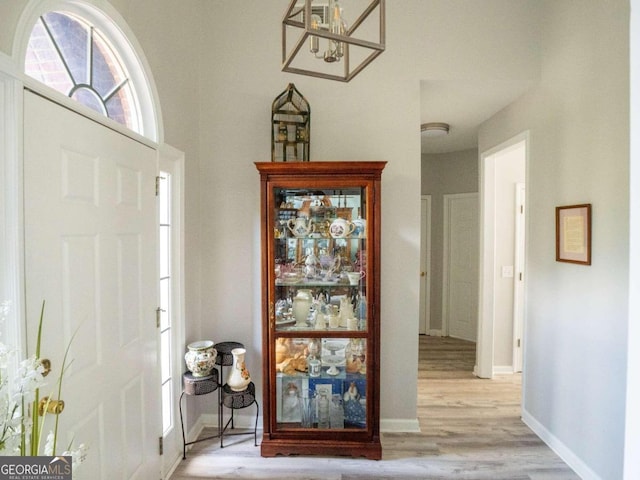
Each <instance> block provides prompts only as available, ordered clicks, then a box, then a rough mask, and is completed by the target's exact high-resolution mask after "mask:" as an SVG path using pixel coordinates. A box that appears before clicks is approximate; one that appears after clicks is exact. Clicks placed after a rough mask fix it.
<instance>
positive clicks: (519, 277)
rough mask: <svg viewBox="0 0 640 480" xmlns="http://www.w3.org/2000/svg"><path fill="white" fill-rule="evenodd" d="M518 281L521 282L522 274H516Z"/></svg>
mask: <svg viewBox="0 0 640 480" xmlns="http://www.w3.org/2000/svg"><path fill="white" fill-rule="evenodd" d="M518 280H520V281H522V272H520V273H518Z"/></svg>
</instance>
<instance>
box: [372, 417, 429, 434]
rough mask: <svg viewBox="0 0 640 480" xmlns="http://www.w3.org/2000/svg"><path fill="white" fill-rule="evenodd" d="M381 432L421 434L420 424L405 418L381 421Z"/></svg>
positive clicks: (416, 420) (383, 419)
mask: <svg viewBox="0 0 640 480" xmlns="http://www.w3.org/2000/svg"><path fill="white" fill-rule="evenodd" d="M380 431H381V432H386V433H420V423H419V422H418V419H417V418H416V419H415V420H411V419H405V418H382V419H380Z"/></svg>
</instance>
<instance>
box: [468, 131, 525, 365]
mask: <svg viewBox="0 0 640 480" xmlns="http://www.w3.org/2000/svg"><path fill="white" fill-rule="evenodd" d="M528 137H529V135H528V132H524V133H522V134H520V135H518V136H516V137H514V138H512V139H510V140H508V141H506V142H504V143H503V144H501V145H498V146H497V147H495V148H493V149H491V150H489V151H487V152H484V153H482V154H481V156H480V188H481V192H480V230H481V234H480V252H481V255H480V280H479V281H480V295H479V301H480V304H479V308H478V343H477V366H476V372H475V373H476V375H477V376H479V377H481V378H492V377H493V375H494V374H496V373H514V372H516V371H519V370H521V368H522V367H521V365H522V349H523V346H524V342H525V341H526V339H525V338H524V337H523V335H522V332H523V331H524V329H523V322H524V318H523V313H522V312H524V311H525V309H524V289H525V283H526V271H525V270H526V257H525V243H526V240H525V230H526V229H525V224H526V209H525V203H524V199H525V185H526V165H527V156H528V141H529V138H528ZM519 185H521V186H520V187H519ZM518 200H522V201H521V202H519V201H518Z"/></svg>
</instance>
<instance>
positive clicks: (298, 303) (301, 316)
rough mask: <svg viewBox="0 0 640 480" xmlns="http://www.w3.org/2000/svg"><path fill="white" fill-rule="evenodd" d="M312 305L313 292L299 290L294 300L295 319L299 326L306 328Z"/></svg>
mask: <svg viewBox="0 0 640 480" xmlns="http://www.w3.org/2000/svg"><path fill="white" fill-rule="evenodd" d="M312 303H313V297H312V296H311V290H305V289H300V290H298V293H296V296H295V297H294V298H293V317H294V318H295V319H296V325H297V326H299V327H304V326H306V325H307V317H308V316H309V311H310V310H311V304H312Z"/></svg>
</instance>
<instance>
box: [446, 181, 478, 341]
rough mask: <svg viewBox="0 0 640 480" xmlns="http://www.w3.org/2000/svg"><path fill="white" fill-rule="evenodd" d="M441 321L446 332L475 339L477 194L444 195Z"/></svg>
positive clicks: (476, 310) (476, 330)
mask: <svg viewBox="0 0 640 480" xmlns="http://www.w3.org/2000/svg"><path fill="white" fill-rule="evenodd" d="M444 208H445V211H444V223H445V242H444V254H445V258H444V276H445V279H444V284H443V302H442V303H443V317H442V318H443V320H444V322H445V323H446V325H447V326H448V332H449V335H450V336H452V337H456V338H461V339H463V340H468V341H471V342H475V341H476V340H477V332H478V259H479V257H478V255H479V230H478V228H479V218H478V194H477V193H464V194H455V195H445V196H444Z"/></svg>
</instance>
